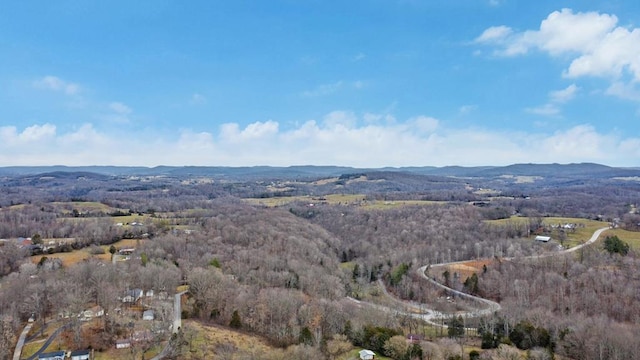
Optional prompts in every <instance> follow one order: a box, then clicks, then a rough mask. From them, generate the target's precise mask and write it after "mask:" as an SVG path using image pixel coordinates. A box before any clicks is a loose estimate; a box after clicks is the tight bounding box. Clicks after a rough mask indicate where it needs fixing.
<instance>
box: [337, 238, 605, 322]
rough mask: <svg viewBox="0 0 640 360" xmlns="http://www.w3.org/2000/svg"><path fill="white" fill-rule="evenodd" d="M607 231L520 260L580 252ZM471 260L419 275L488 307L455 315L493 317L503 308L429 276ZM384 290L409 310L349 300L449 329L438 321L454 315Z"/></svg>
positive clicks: (421, 269)
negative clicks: (576, 243) (397, 296)
mask: <svg viewBox="0 0 640 360" xmlns="http://www.w3.org/2000/svg"><path fill="white" fill-rule="evenodd" d="M606 230H609V227H605V228H600V229H598V230H596V231H595V232H594V233H593V235H591V238H590V239H589V240H587V241H586V242H584V243H583V244H580V245H578V246H574V247H572V248H569V249H566V250H562V251H558V252H553V253H545V254H540V255H532V256H527V257H523V258H520V259H543V258H547V257H552V256H560V255H566V254H569V253H572V252H575V251H578V250H580V249H582V248H583V247H585V246H589V245H591V244H593V243H594V242H596V241H597V240H598V238H599V237H600V235H602V233H603V232H605V231H606ZM504 259H505V260H514V259H515V258H513V257H507V258H504ZM468 261H469V260H464V261H455V262H448V263H441V264H433V265H425V266H422V267H420V268H419V269H418V275H420V277H422V278H423V279H425V280H427V281H429V282H430V283H432V284H434V285H435V286H437V287H439V288H441V289H444V290H446V291H447V292H449V293H452V294H455V295H456V296H459V297H462V298H465V299H468V300H472V301H476V302H478V303H481V304H484V305H486V306H485V307H484V308H483V309H477V310H472V311H466V312H457V313H455V315H461V316H462V317H465V318H473V317H479V316H485V315H491V314H493V313H495V312H498V311H500V309H502V307H501V306H500V304H498V303H497V302H495V301H492V300H489V299H485V298H481V297H479V296H474V295H471V294H467V293H464V292H462V291H458V290H455V289H452V288H450V287H448V286H445V285H443V284H441V283H439V282H437V281H436V280H435V279H432V278H430V277H429V276H428V275H427V274H426V271H427V269H428V268H429V269H433V268H437V267H444V266H448V265H455V264H462V263H465V262H468ZM381 286H382V288H383V289H384V293H385V295H387V296H388V297H389V298H391V299H393V300H394V301H395V302H397V303H399V304H402V306H403V307H404V308H405V309H408V310H398V309H393V308H390V307H387V306H384V305H378V304H373V303H369V302H364V301H359V300H355V299H352V298H349V299H350V300H351V301H354V302H356V303H358V304H366V305H369V306H374V307H376V308H378V309H380V310H383V311H387V312H396V313H401V314H403V315H408V316H412V317H415V318H419V319H422V320H424V321H426V322H427V323H429V324H431V325H435V326H441V327H445V328H446V327H447V326H446V325H443V324H442V323H440V322H438V321H436V320H438V319H442V318H443V317H447V316H450V315H453V314H445V313H442V312H438V311H436V310H433V309H429V308H427V307H426V305H425V304H418V303H414V302H410V301H406V300H400V299H398V298H396V297H394V296H393V295H391V294H389V293H388V292H387V289H386V287H385V286H384V284H382V283H381Z"/></svg>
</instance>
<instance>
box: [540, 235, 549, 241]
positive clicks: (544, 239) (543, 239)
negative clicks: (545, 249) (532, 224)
mask: <svg viewBox="0 0 640 360" xmlns="http://www.w3.org/2000/svg"><path fill="white" fill-rule="evenodd" d="M549 240H551V236H542V235H538V236H536V241H540V242H549Z"/></svg>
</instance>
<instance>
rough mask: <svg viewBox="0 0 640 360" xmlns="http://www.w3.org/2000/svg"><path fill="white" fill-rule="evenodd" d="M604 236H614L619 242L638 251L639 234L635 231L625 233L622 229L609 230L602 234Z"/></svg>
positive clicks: (639, 246) (639, 245) (639, 247)
mask: <svg viewBox="0 0 640 360" xmlns="http://www.w3.org/2000/svg"><path fill="white" fill-rule="evenodd" d="M603 235H604V236H612V235H616V236H618V237H619V238H620V240H622V241H624V242H626V243H628V244H629V246H630V247H631V249H633V250H635V251H638V250H640V232H637V231H627V230H623V229H611V230H609V231H607V232H606V233H604V234H603Z"/></svg>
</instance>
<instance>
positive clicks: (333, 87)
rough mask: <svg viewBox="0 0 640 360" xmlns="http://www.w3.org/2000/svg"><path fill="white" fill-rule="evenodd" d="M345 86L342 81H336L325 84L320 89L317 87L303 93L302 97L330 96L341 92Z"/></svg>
mask: <svg viewBox="0 0 640 360" xmlns="http://www.w3.org/2000/svg"><path fill="white" fill-rule="evenodd" d="M342 86H343V82H342V81H336V82H334V83H332V84H323V85H319V86H318V87H316V88H315V89H313V90H307V91H303V92H302V96H304V97H318V96H325V95H330V94H333V93H335V92H336V91H338V90H340V88H342Z"/></svg>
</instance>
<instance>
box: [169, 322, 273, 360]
mask: <svg viewBox="0 0 640 360" xmlns="http://www.w3.org/2000/svg"><path fill="white" fill-rule="evenodd" d="M183 329H184V330H185V337H186V338H189V337H191V336H192V338H191V345H187V348H186V349H185V351H184V354H183V355H181V356H180V359H187V360H190V359H193V360H195V359H221V358H223V357H222V356H221V355H223V354H222V353H224V352H233V353H244V354H247V355H251V354H255V355H258V354H259V355H260V356H259V358H264V357H265V356H264V355H268V354H273V355H274V356H277V354H280V353H282V349H278V348H275V347H272V346H270V345H269V344H268V343H267V341H266V340H264V339H263V338H261V337H258V336H255V335H250V334H245V333H242V332H238V331H232V330H230V329H227V328H223V327H220V326H209V325H204V324H201V323H198V322H195V321H192V320H183ZM256 357H257V356H256Z"/></svg>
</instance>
